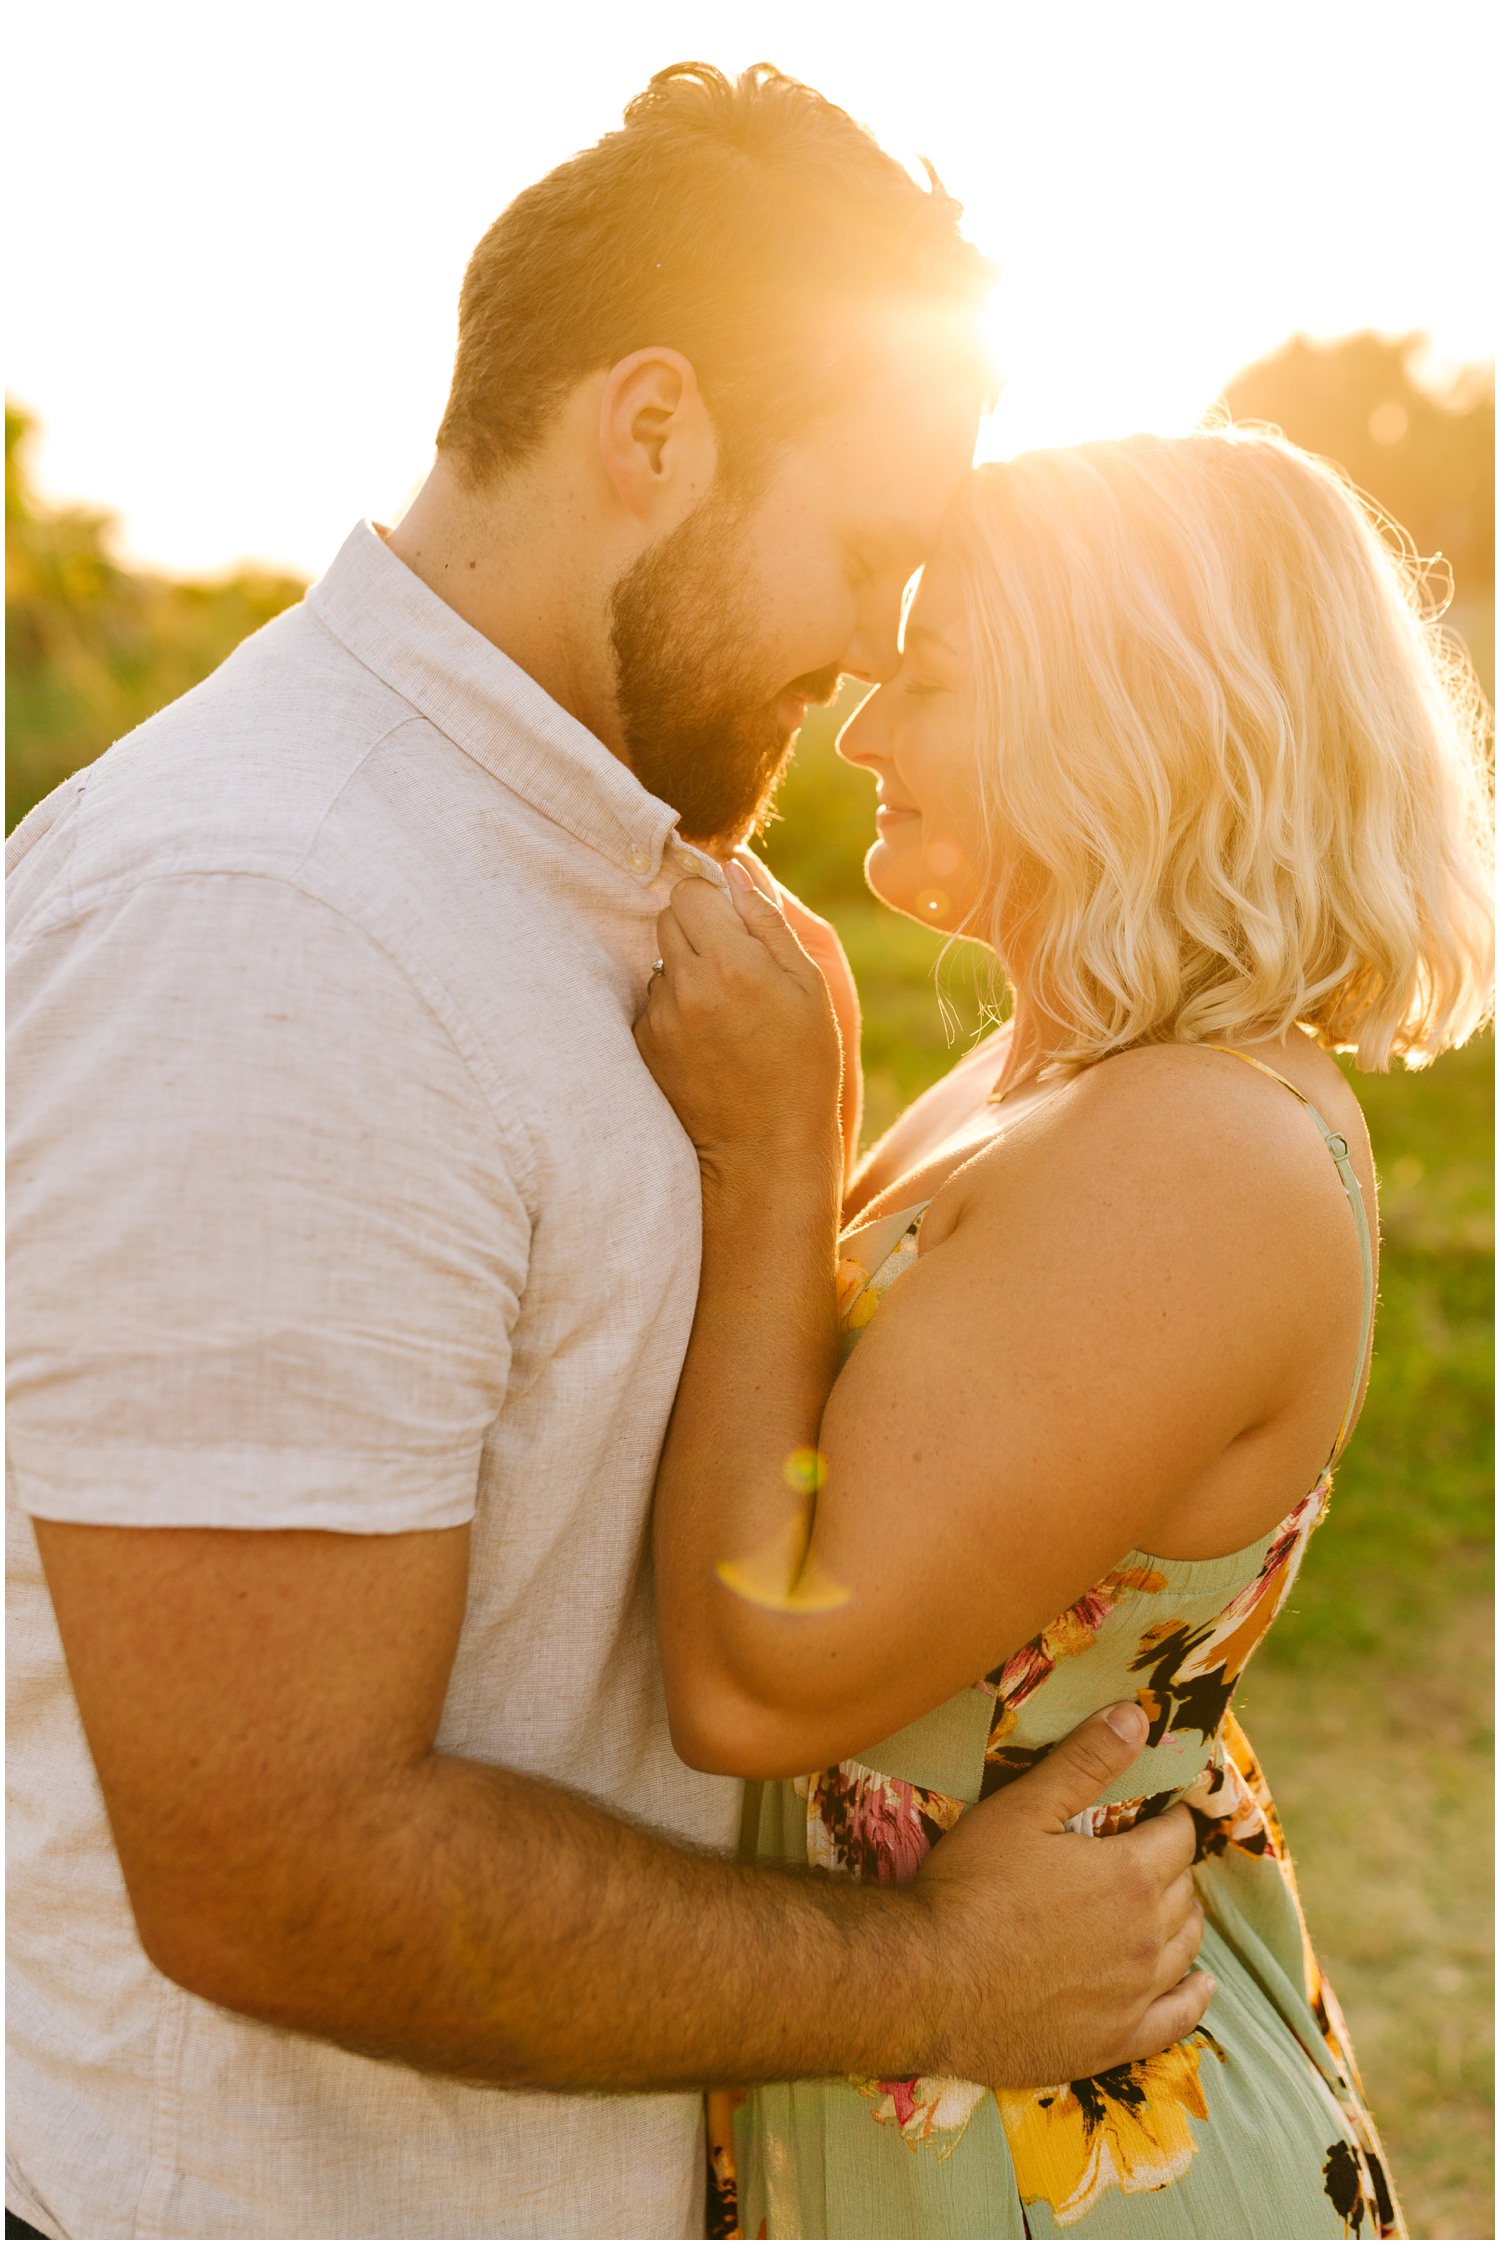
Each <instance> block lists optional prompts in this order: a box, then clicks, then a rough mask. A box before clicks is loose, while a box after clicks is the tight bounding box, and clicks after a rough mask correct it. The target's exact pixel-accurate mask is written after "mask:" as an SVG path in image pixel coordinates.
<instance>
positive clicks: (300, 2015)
mask: <svg viewBox="0 0 1500 2245" xmlns="http://www.w3.org/2000/svg"><path fill="white" fill-rule="evenodd" d="M36 1531H37V1538H38V1542H39V1545H40V1548H41V1552H42V1557H43V1561H44V1564H45V1566H46V1570H47V1576H48V1581H49V1583H50V1585H51V1589H52V1595H53V1600H54V1604H55V1606H56V1610H57V1615H58V1621H59V1624H60V1627H61V1631H62V1637H63V1643H64V1646H65V1649H66V1651H67V1656H68V1663H69V1668H70V1671H71V1674H72V1678H73V1683H74V1687H75V1690H76V1693H77V1697H78V1703H79V1707H80V1710H81V1712H82V1716H83V1722H84V1728H85V1730H86V1732H87V1734H88V1739H89V1744H90V1747H91V1749H92V1752H93V1755H94V1760H95V1764H96V1766H97V1768H98V1772H99V1777H100V1781H101V1784H102V1786H103V1790H104V1797H105V1801H106V1804H107V1806H108V1809H109V1814H110V1819H111V1823H112V1826H113V1829H114V1834H115V1840H116V1844H117V1846H118V1849H119V1854H120V1859H121V1863H122V1865H123V1868H124V1873H125V1879H126V1884H127V1887H128V1889H129V1893H130V1899H131V1903H132V1906H133V1908H134V1911H135V1915H136V1922H137V1926H138V1928H139V1932H140V1936H141V1940H142V1942H143V1944H144V1946H145V1949H146V1952H147V1954H148V1955H149V1956H150V1957H151V1959H152V1960H153V1962H154V1963H155V1964H156V1965H157V1966H158V1967H159V1969H160V1970H162V1971H163V1972H165V1973H166V1974H167V1975H168V1976H169V1977H171V1978H172V1979H174V1980H176V1981H178V1982H179V1983H180V1984H181V1985H183V1986H184V1987H186V1988H188V1989H190V1990H192V1991H193V1992H194V1993H196V1994H198V1995H201V1996H204V1997H206V1998H208V1999H209V2000H211V2001H213V2002H215V2003H219V2004H222V2005H224V2006H226V2007H227V2008H228V2009H230V2010H233V2011H238V2012H242V2013H245V2014H247V2015H249V2016H250V2017H253V2018H257V2019H262V2020H267V2021H271V2022H274V2023H276V2024H278V2025H281V2026H284V2027H288V2028H294V2029H297V2030H300V2031H302V2032H304V2033H308V2034H312V2035H317V2036H321V2037H323V2038H325V2039H327V2040H329V2041H332V2042H336V2043H340V2044H343V2045H345V2046H347V2047H351V2048H354V2049H359V2050H363V2051H367V2052H370V2053H372V2054H378V2055H381V2056H385V2057H390V2058H395V2059H400V2060H403V2061H405V2062H406V2063H408V2064H410V2065H413V2066H417V2067H422V2068H426V2069H432V2070H438V2071H442V2072H445V2073H451V2074H455V2075H460V2076H464V2077H469V2078H474V2079H482V2080H489V2081H496V2082H505V2083H513V2084H536V2085H546V2086H553V2087H579V2088H621V2089H635V2088H646V2087H653V2086H673V2085H696V2084H700V2083H704V2082H712V2081H749V2080H756V2079H772V2078H787V2077H793V2076H799V2075H810V2074H818V2073H829V2072H845V2071H857V2072H864V2073H870V2074H877V2075H881V2076H884V2077H887V2078H890V2077H892V2076H897V2077H899V2076H902V2075H906V2074H911V2073H916V2072H928V2071H942V2072H950V2073H957V2074H960V2075H964V2076H966V2077H967V2078H970V2079H977V2080H983V2081H990V2082H994V2083H1007V2082H1013V2083H1019V2082H1034V2081H1041V2080H1056V2079H1065V2078H1070V2077H1076V2076H1078V2075H1081V2074H1084V2073H1088V2072H1093V2071H1097V2070H1100V2069H1102V2068H1103V2067H1104V2066H1106V2065H1109V2064H1114V2063H1118V2062H1120V2061H1121V2060H1123V2059H1124V2058H1125V2057H1127V2056H1136V2055H1141V2054H1144V2053H1146V2052H1148V2051H1154V2050H1157V2049H1159V2048H1161V2047H1163V2046H1164V2045H1165V2044H1167V2043H1168V2042H1170V2041H1172V2040H1174V2039H1175V2038H1176V2037H1178V2036H1179V2035H1181V2034H1183V2033H1185V2032H1187V2031H1188V2030H1189V2029H1190V2028H1191V2027H1192V2026H1193V2025H1194V2024H1195V2023H1196V2020H1197V2018H1198V2016H1199V2014H1200V2013H1201V2011H1202V2009H1203V2006H1204V2004H1205V2002H1206V2001H1207V1994H1208V1988H1207V1983H1206V1982H1205V1980H1204V1979H1203V1977H1202V1976H1201V1975H1195V1976H1193V1977H1192V1978H1190V1979H1188V1980H1186V1981H1183V1979H1182V1976H1183V1974H1184V1973H1185V1972H1186V1971H1187V1968H1188V1966H1189V1964H1190V1962H1191V1958H1192V1956H1193V1955H1194V1954H1195V1953H1196V1948H1197V1943H1198V1939H1199V1936H1200V1933H1201V1923H1202V1921H1201V1913H1200V1912H1199V1910H1198V1907H1197V1905H1196V1903H1195V1902H1194V1900H1193V1898H1192V1891H1191V1877H1190V1873H1189V1871H1188V1864H1189V1862H1190V1859H1191V1852H1192V1838H1191V1826H1190V1822H1189V1819H1188V1817H1187V1815H1186V1812H1185V1811H1181V1810H1179V1811H1175V1812H1174V1813H1173V1815H1172V1816H1170V1817H1166V1818H1162V1819H1160V1820H1159V1821H1157V1822H1155V1823H1153V1824H1149V1825H1147V1826H1144V1827H1142V1828H1141V1829H1140V1830H1138V1831H1137V1832H1134V1833H1131V1834H1128V1835H1125V1836H1123V1837H1121V1838H1119V1839H1114V1840H1107V1841H1094V1840H1086V1839H1081V1838H1079V1837H1077V1836H1076V1835H1074V1834H1071V1833H1068V1832H1065V1831H1064V1830H1063V1828H1062V1827H1063V1822H1064V1820H1065V1818H1066V1817H1067V1816H1068V1815H1070V1814H1072V1813H1074V1812H1075V1811H1076V1810H1077V1809H1079V1808H1081V1807H1082V1806H1083V1805H1084V1804H1085V1803H1086V1802H1087V1801H1088V1800H1089V1799H1091V1798H1092V1797H1093V1796H1094V1794H1095V1793H1096V1792H1097V1791H1098V1790H1099V1789H1100V1788H1101V1787H1102V1786H1103V1785H1104V1784H1106V1783H1108V1782H1109V1781H1110V1780H1111V1779H1112V1778H1114V1777H1115V1776H1117V1775H1118V1774H1119V1772H1120V1771H1121V1770H1122V1769H1123V1768H1124V1767H1126V1766H1127V1765H1128V1764H1129V1762H1130V1760H1131V1759H1132V1758H1133V1754H1134V1752H1135V1751H1136V1750H1137V1746H1138V1744H1139V1741H1138V1740H1137V1741H1136V1742H1135V1744H1129V1743H1123V1742H1122V1741H1121V1740H1120V1739H1119V1738H1118V1737H1116V1736H1115V1734H1114V1733H1113V1732H1112V1731H1111V1730H1110V1729H1109V1728H1108V1727H1107V1726H1106V1725H1105V1723H1104V1722H1103V1721H1102V1719H1100V1718H1095V1719H1094V1720H1093V1721H1092V1722H1091V1723H1090V1724H1088V1725H1085V1726H1084V1727H1083V1729H1082V1730H1081V1731H1080V1732H1079V1733H1076V1734H1075V1736H1074V1738H1073V1739H1072V1740H1070V1741H1067V1742H1065V1743H1064V1745H1063V1746H1062V1747H1060V1748H1059V1749H1058V1750H1057V1752H1056V1753H1055V1754H1054V1755H1053V1756H1052V1757H1051V1758H1050V1759H1049V1761H1048V1762H1047V1763H1046V1764H1045V1765H1043V1767H1042V1769H1040V1770H1039V1771H1038V1772H1036V1773H1034V1775H1033V1776H1031V1777H1029V1778H1027V1779H1024V1780H1022V1781H1021V1782H1020V1783H1019V1784H1017V1785H1016V1786H1013V1787H1012V1788H1010V1789H1009V1790H1008V1791H1007V1792H1006V1793H1005V1794H1004V1795H1002V1796H1000V1798H999V1799H997V1800H996V1801H994V1802H992V1803H990V1804H988V1805H986V1806H985V1807H983V1808H980V1809H978V1810H975V1811H974V1812H973V1813H972V1814H971V1815H970V1816H968V1817H966V1818H965V1819H964V1820H963V1822H962V1824H961V1825H960V1826H959V1828H958V1830H957V1831H956V1832H955V1833H954V1834H953V1835H952V1836H951V1837H950V1838H949V1839H947V1840H945V1841H944V1842H943V1844H942V1846H941V1847H940V1848H939V1849H938V1850H937V1851H936V1852H935V1854H934V1856H933V1857H932V1859H931V1863H930V1866H929V1867H928V1868H927V1869H926V1870H925V1871H924V1874H923V1877H922V1878H921V1879H919V1881H918V1882H917V1884H916V1886H915V1887H913V1888H910V1889H896V1890H892V1889H884V1890H882V1889H878V1888H861V1887H858V1886H855V1885H852V1884H845V1883H842V1882H834V1881H830V1880H826V1879H821V1878H818V1877H816V1876H809V1875H805V1874H804V1875H797V1874H792V1873H788V1874H779V1873H777V1872H775V1871H770V1870H767V1871H753V1870H745V1869H742V1868H739V1867H737V1866H735V1865H732V1864H730V1863H727V1862H724V1861H721V1860H718V1859H716V1858H713V1857H708V1856H701V1855H693V1854H691V1853H689V1852H687V1851H685V1850H683V1849H681V1848H678V1847H675V1846H673V1845H671V1844H669V1843H668V1842H667V1841H665V1840H663V1839H661V1838H659V1837H657V1836H656V1835H654V1834H652V1833H650V1832H646V1831H642V1830H640V1829H638V1828H636V1827H634V1826H632V1825H629V1824H627V1823H624V1822H622V1821H621V1820H619V1819H618V1818H616V1817H614V1816H611V1815H609V1814H608V1813H606V1812H605V1811H604V1810H602V1809H600V1808H598V1807H596V1806H595V1805H594V1804H592V1803H591V1802H588V1801H586V1800H584V1799H581V1798H579V1797H578V1796H576V1795H572V1794H569V1793H567V1792H565V1791H563V1790H561V1789H560V1788H557V1787H553V1786H550V1785H548V1784H546V1783H543V1782H540V1781H538V1780H535V1779H531V1778H526V1777H522V1776H518V1775H515V1774H512V1773H510V1772H507V1771H505V1770H502V1769H496V1768H491V1767H489V1766H487V1765H484V1764H480V1763H477V1762H472V1761H465V1760H462V1759H459V1758H457V1757H455V1756H452V1755H446V1754H440V1753H437V1752H435V1751H434V1748H433V1739H434V1736H435V1734H436V1730H437V1725H438V1721H439V1717H440V1714H441V1711H442V1706H443V1698H444V1693H445V1691H446V1688H447V1682H448V1675H449V1670H450V1667H451V1664H452V1659H453V1652H454V1648H455V1645H456V1643H457V1638H458V1631H459V1628H460V1625H461V1622H462V1619H463V1611H464V1599H465V1591H466V1583H467V1559H468V1537H467V1531H466V1530H463V1529H449V1530H443V1531H436V1532H428V1533H417V1534H405V1535H392V1536H344V1535H331V1534H318V1533H311V1532H293V1531H267V1532H263V1533H249V1532H244V1531H230V1530H222V1529H198V1528H180V1529H138V1528H109V1527H81V1526H74V1525H62V1524H60V1523H55V1522H47V1521H40V1520H39V1521H37V1522H36Z"/></svg>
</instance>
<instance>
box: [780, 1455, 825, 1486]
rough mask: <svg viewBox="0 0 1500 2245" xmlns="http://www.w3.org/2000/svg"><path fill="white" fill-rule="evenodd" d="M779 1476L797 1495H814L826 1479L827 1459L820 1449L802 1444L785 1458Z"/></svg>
mask: <svg viewBox="0 0 1500 2245" xmlns="http://www.w3.org/2000/svg"><path fill="white" fill-rule="evenodd" d="M781 1478H782V1480H783V1481H784V1482H785V1483H786V1485H787V1487H788V1488H789V1489H795V1490H796V1492H797V1494H798V1496H799V1497H815V1496H816V1495H817V1493H818V1491H819V1490H820V1489H821V1488H822V1486H823V1484H824V1482H825V1481H826V1480H827V1479H828V1460H827V1459H826V1458H825V1457H824V1455H823V1453H822V1451H821V1450H814V1449H813V1448H812V1447H811V1446H810V1445H808V1444H802V1445H801V1446H800V1447H799V1448H797V1449H795V1450H793V1451H792V1452H791V1454H790V1456H789V1457H788V1458H787V1461H786V1464H785V1465H784V1466H783V1467H782V1469H781Z"/></svg>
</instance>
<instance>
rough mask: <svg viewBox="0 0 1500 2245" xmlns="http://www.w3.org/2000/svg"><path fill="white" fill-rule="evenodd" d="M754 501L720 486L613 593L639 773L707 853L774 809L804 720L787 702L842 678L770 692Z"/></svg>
mask: <svg viewBox="0 0 1500 2245" xmlns="http://www.w3.org/2000/svg"><path fill="white" fill-rule="evenodd" d="M749 511H750V510H749V505H748V503H747V502H746V501H745V500H744V499H743V498H732V497H728V496H725V495H723V494H722V493H721V492H720V491H719V490H718V489H717V487H716V489H715V490H714V491H711V492H710V493H709V495H708V497H707V498H706V499H704V500H702V501H701V502H700V503H699V505H698V506H696V507H695V508H694V510H693V512H692V513H691V514H690V515H689V516H688V517H687V519H686V521H684V522H681V523H679V524H678V526H677V528H676V529H675V530H673V531H671V532H669V533H668V535H667V536H666V537H665V538H663V539H661V540H660V541H659V542H658V543H657V544H656V545H654V546H652V547H650V548H648V550H647V551H646V552H645V553H643V554H642V555H641V557H640V559H639V560H638V561H637V562H635V563H634V564H633V566H632V567H631V568H629V569H628V570H627V571H626V572H625V575H624V576H623V577H622V578H621V579H620V581H619V583H618V584H617V585H616V586H615V588H614V592H613V593H612V595H611V597H610V644H611V646H612V648H613V650H614V658H615V690H616V695H617V698H618V702H619V709H620V722H621V726H622V728H623V731H624V735H625V745H626V748H627V749H628V751H629V755H630V765H631V769H632V771H633V772H634V773H635V775H636V777H637V778H638V779H639V780H640V782H641V784H642V786H644V787H647V788H649V789H650V791H651V793H652V794H653V795H655V796H658V797H659V798H660V799H661V801H662V802H664V803H670V804H671V806H672V808H673V810H674V811H676V812H677V814H678V818H679V821H680V824H681V828H682V832H683V834H684V835H685V836H686V837H687V839H688V840H689V841H690V842H696V843H698V844H699V846H700V847H701V848H703V849H716V850H720V851H723V850H728V849H731V848H733V847H734V846H735V845H736V844H737V843H739V842H742V841H743V840H744V839H745V837H746V835H747V834H749V833H751V832H752V831H753V830H754V828H755V827H756V826H758V825H759V824H760V822H761V820H762V819H763V818H764V817H765V815H766V813H767V811H768V810H769V809H770V806H771V802H772V799H773V798H774V796H775V793H776V783H777V781H778V780H779V779H780V777H781V774H782V771H783V770H784V768H785V766H786V762H787V758H788V757H789V756H790V754H791V750H792V741H793V738H794V736H795V732H796V726H795V724H792V725H789V724H788V722H787V718H786V713H785V710H784V708H783V706H782V697H783V695H785V693H787V692H788V691H789V690H791V689H792V688H793V687H795V688H796V689H797V690H798V691H799V692H805V695H806V699H807V700H809V701H823V700H826V699H827V698H828V696H829V695H830V694H831V693H832V692H833V689H834V687H835V686H836V685H837V683H838V673H837V671H836V670H827V671H820V672H818V673H817V674H816V675H815V676H813V677H809V678H803V679H797V680H788V681H786V682H785V683H784V684H783V685H782V686H781V687H779V688H776V689H773V691H772V693H771V696H770V698H769V699H768V698H767V694H766V681H765V678H764V676H763V675H760V674H758V673H757V671H756V669H755V667H754V651H755V647H756V641H757V632H758V627H759V618H758V616H757V613H756V607H755V602H754V599H753V597H752V596H751V595H750V593H749V592H748V591H747V588H746V576H747V572H746V569H745V566H744V546H745V536H744V531H745V523H746V520H747V518H748V514H749Z"/></svg>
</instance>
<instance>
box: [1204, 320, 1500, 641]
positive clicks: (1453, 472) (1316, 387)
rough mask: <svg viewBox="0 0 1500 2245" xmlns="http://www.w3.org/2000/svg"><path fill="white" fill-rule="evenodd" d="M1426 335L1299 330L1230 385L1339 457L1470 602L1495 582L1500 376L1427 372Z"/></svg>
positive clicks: (1263, 416)
mask: <svg viewBox="0 0 1500 2245" xmlns="http://www.w3.org/2000/svg"><path fill="white" fill-rule="evenodd" d="M1423 349H1424V339H1423V338H1422V337H1421V336H1420V335H1406V336H1402V337H1400V338H1399V339H1398V340H1392V339H1391V338H1390V337H1388V336H1383V335H1346V336H1343V337H1341V338H1340V339H1339V340H1338V341H1337V342H1335V343H1312V342H1309V341H1308V339H1307V337H1306V336H1303V335H1297V336H1293V337H1292V339H1291V341H1290V342H1288V343H1284V344H1283V345H1282V346H1281V348H1280V350H1279V351H1274V352H1273V353H1272V354H1271V356H1270V357H1269V358H1265V359H1261V360H1259V361H1258V362H1257V364H1256V365H1254V366H1251V367H1247V368H1246V369H1245V371H1244V373H1243V374H1237V375H1236V376H1235V378H1234V380H1233V381H1232V382H1231V383H1230V385H1229V387H1228V389H1227V390H1226V391H1225V393H1224V402H1225V404H1226V405H1227V406H1228V408H1229V410H1230V412H1231V414H1232V415H1233V417H1234V419H1235V420H1236V421H1270V422H1274V423H1275V425H1276V426H1277V427H1278V428H1279V429H1281V430H1283V431H1284V433H1285V434H1286V435H1287V436H1289V437H1290V438H1291V440H1292V442H1293V444H1300V445H1301V446H1302V447H1303V448H1304V450H1306V451H1308V452H1319V453H1322V454H1323V455H1324V456H1325V457H1326V458H1328V459H1330V460H1337V461H1338V463H1339V465H1340V466H1341V467H1342V468H1343V469H1344V470H1345V472H1346V473H1347V474H1348V475H1350V476H1352V478H1353V479H1354V481H1355V482H1356V483H1357V484H1358V485H1359V487H1360V489H1361V490H1362V491H1367V492H1368V493H1369V494H1370V496H1371V498H1372V499H1375V500H1378V502H1379V503H1380V505H1381V506H1382V507H1383V508H1384V509H1385V511H1386V513H1387V514H1389V515H1391V516H1393V517H1394V518H1395V520H1396V521H1397V522H1398V523H1399V524H1400V525H1401V527H1402V529H1403V530H1405V531H1406V532H1407V533H1408V534H1409V535H1410V537H1411V538H1412V540H1413V541H1414V543H1415V545H1416V549H1417V551H1418V553H1420V554H1422V555H1424V556H1435V555H1439V554H1440V555H1441V556H1442V557H1443V559H1444V560H1445V561H1446V562H1447V563H1448V565H1449V567H1450V568H1451V570H1452V572H1453V581H1454V591H1455V594H1456V596H1457V598H1458V599H1459V601H1460V602H1467V601H1469V600H1472V599H1474V598H1475V597H1476V596H1477V595H1480V594H1482V593H1484V592H1485V591H1487V590H1493V587H1494V582H1495V376H1494V370H1493V368H1491V367H1466V368H1465V369H1464V370H1463V371H1462V372H1461V373H1460V374H1458V375H1456V376H1454V377H1453V379H1452V380H1451V381H1449V382H1448V383H1447V384H1446V385H1444V386H1442V387H1434V386H1432V385H1431V384H1430V383H1428V382H1426V381H1424V380H1423V379H1422V374H1421V368H1422V358H1423Z"/></svg>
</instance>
